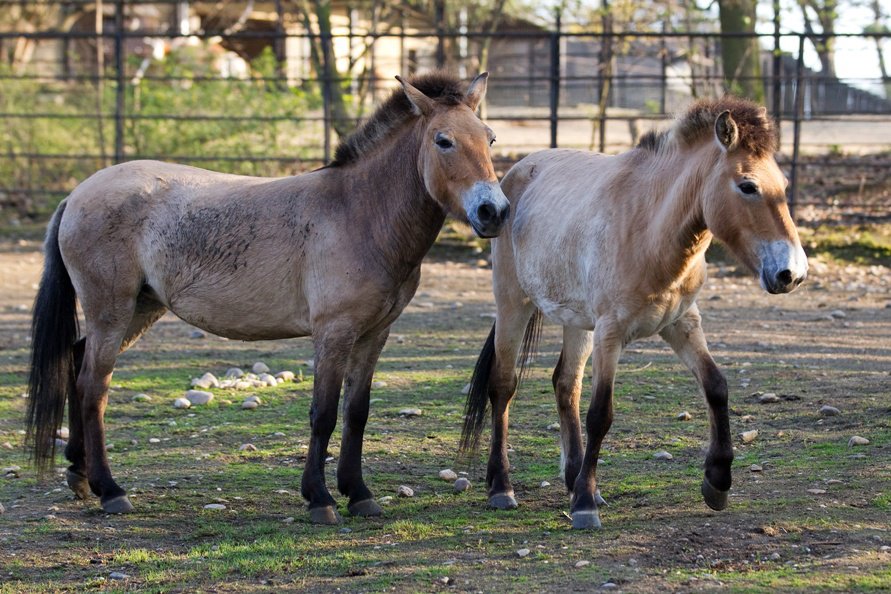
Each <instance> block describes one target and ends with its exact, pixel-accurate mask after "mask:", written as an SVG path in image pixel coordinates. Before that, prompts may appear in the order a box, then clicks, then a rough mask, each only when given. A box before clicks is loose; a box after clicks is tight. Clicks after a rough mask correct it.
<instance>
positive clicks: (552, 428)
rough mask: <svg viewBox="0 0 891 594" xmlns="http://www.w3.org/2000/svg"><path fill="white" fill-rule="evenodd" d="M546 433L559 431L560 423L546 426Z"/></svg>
mask: <svg viewBox="0 0 891 594" xmlns="http://www.w3.org/2000/svg"><path fill="white" fill-rule="evenodd" d="M548 431H560V423H551V424H550V425H548Z"/></svg>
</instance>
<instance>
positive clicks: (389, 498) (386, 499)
mask: <svg viewBox="0 0 891 594" xmlns="http://www.w3.org/2000/svg"><path fill="white" fill-rule="evenodd" d="M391 501H393V496H392V495H384V496H383V497H381V498H380V499H378V500H377V502H378V503H380V504H381V505H390V502H391Z"/></svg>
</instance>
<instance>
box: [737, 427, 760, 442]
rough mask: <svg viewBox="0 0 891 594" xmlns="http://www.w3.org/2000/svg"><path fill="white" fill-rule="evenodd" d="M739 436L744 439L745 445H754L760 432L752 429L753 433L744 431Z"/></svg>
mask: <svg viewBox="0 0 891 594" xmlns="http://www.w3.org/2000/svg"><path fill="white" fill-rule="evenodd" d="M739 436H740V438H742V442H743V443H752V442H753V441H755V440H756V439H757V438H758V430H757V429H752V430H751V431H743V432H742V433H740V434H739Z"/></svg>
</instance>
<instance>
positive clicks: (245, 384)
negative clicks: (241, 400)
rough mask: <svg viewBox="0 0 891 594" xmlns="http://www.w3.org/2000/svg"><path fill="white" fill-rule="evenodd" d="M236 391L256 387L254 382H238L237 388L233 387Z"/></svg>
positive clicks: (236, 383)
mask: <svg viewBox="0 0 891 594" xmlns="http://www.w3.org/2000/svg"><path fill="white" fill-rule="evenodd" d="M233 387H234V388H235V389H236V390H250V389H251V388H253V387H254V384H253V382H248V381H245V380H238V381H237V382H235V386H233Z"/></svg>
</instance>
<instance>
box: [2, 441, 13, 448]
mask: <svg viewBox="0 0 891 594" xmlns="http://www.w3.org/2000/svg"><path fill="white" fill-rule="evenodd" d="M3 449H5V450H11V449H13V446H12V444H11V443H9V442H8V441H4V442H3Z"/></svg>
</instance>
